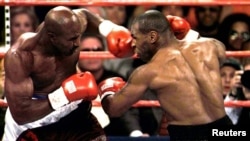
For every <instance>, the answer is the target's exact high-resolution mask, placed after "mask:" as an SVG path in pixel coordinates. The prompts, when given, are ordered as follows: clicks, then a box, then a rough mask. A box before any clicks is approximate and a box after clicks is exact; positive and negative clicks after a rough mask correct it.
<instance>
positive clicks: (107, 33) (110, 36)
mask: <svg viewBox="0 0 250 141" xmlns="http://www.w3.org/2000/svg"><path fill="white" fill-rule="evenodd" d="M99 32H100V33H101V34H102V35H103V36H104V37H106V40H107V45H108V50H109V51H110V52H111V53H112V54H113V55H114V56H116V57H118V58H125V57H131V56H132V55H133V54H134V51H133V49H132V47H131V44H132V37H131V34H130V32H129V30H128V29H126V28H125V27H123V26H119V25H116V24H114V23H112V22H111V21H108V20H104V21H103V22H102V23H101V24H100V25H99Z"/></svg>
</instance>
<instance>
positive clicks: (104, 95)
mask: <svg viewBox="0 0 250 141" xmlns="http://www.w3.org/2000/svg"><path fill="white" fill-rule="evenodd" d="M113 94H115V92H112V91H107V92H104V93H103V94H102V95H101V101H102V100H103V98H104V97H106V96H109V95H113Z"/></svg>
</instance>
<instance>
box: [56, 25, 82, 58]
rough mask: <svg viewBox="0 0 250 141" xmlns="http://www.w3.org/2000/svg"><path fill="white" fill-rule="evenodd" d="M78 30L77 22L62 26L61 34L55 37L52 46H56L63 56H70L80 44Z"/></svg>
mask: <svg viewBox="0 0 250 141" xmlns="http://www.w3.org/2000/svg"><path fill="white" fill-rule="evenodd" d="M69 27H71V28H69ZM80 29H81V26H80V24H79V23H77V22H76V23H69V24H68V25H66V26H62V28H61V34H59V35H58V36H56V37H55V38H56V40H55V42H54V46H56V47H57V49H58V50H59V51H60V52H61V53H62V54H63V55H66V56H68V55H72V54H73V53H74V52H75V51H76V49H77V48H78V47H79V44H80V35H81V33H80V31H81V30H80Z"/></svg>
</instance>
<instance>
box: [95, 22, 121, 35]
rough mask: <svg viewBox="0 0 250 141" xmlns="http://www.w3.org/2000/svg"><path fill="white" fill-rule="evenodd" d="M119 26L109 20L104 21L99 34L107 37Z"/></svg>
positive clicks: (100, 25)
mask: <svg viewBox="0 0 250 141" xmlns="http://www.w3.org/2000/svg"><path fill="white" fill-rule="evenodd" d="M115 26H117V25H116V24H114V23H112V22H111V21H109V20H104V21H103V22H101V23H100V24H99V27H98V28H99V32H100V33H101V35H103V36H104V37H107V36H108V34H109V33H110V32H111V31H112V30H113V28H114V27H115Z"/></svg>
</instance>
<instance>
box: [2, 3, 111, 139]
mask: <svg viewBox="0 0 250 141" xmlns="http://www.w3.org/2000/svg"><path fill="white" fill-rule="evenodd" d="M102 21H103V19H102V18H100V17H97V16H95V15H94V14H91V13H90V12H88V11H87V10H85V9H76V10H71V9H69V8H67V7H63V6H58V7H55V8H53V9H51V10H50V11H49V12H48V13H47V15H46V17H45V20H44V22H43V23H42V24H41V25H40V26H39V28H38V29H37V32H36V33H25V34H23V35H21V36H20V38H19V39H18V40H17V42H16V43H15V44H13V46H12V47H11V48H10V49H9V51H8V52H7V53H6V55H5V58H4V59H5V62H4V63H5V64H4V66H5V72H6V77H5V89H4V91H5V94H6V98H7V102H8V105H9V107H8V109H7V112H6V117H5V131H4V136H3V141H15V140H22V141H23V140H44V141H45V140H46V141H57V140H72V141H78V140H79V141H83V140H87V141H92V140H95V141H106V136H105V134H104V131H103V129H102V128H101V126H100V124H99V123H98V121H97V120H96V118H95V117H94V116H93V115H92V114H91V113H90V109H91V100H93V99H95V98H96V96H97V95H98V87H97V84H96V82H95V79H94V77H93V75H92V74H91V73H89V72H83V73H79V74H76V67H75V66H76V63H77V61H78V59H79V53H80V52H79V48H78V46H79V38H80V35H81V34H82V32H84V31H87V30H89V26H88V27H87V24H88V23H89V24H90V25H92V27H93V28H94V27H95V29H96V30H97V31H98V26H99V24H100V23H101V22H102Z"/></svg>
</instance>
